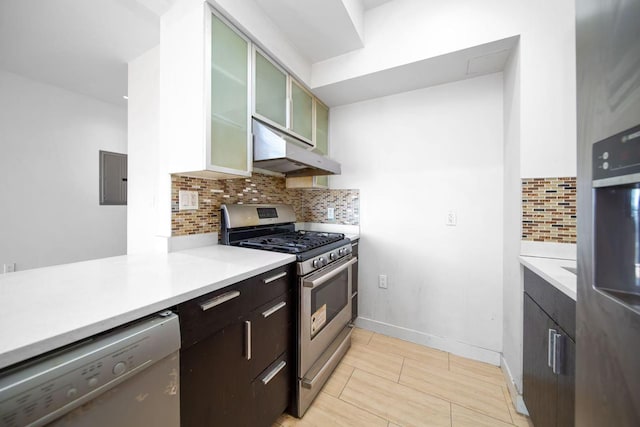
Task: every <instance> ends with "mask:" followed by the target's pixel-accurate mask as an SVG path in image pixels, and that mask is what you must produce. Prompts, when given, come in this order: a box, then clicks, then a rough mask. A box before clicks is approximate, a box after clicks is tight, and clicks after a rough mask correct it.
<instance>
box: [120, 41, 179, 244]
mask: <svg viewBox="0 0 640 427" xmlns="http://www.w3.org/2000/svg"><path fill="white" fill-rule="evenodd" d="M159 64H160V47H159V46H156V47H155V48H153V49H151V50H149V51H147V52H145V53H144V54H143V55H141V56H139V57H138V58H136V59H135V60H133V61H131V62H130V63H129V93H128V95H129V102H128V110H127V111H128V143H129V155H128V156H129V159H128V160H129V164H128V166H129V182H128V184H129V185H128V191H129V204H128V206H127V224H128V225H129V230H128V233H127V253H129V254H133V253H143V252H154V251H156V250H157V249H158V246H159V242H158V239H157V237H156V233H157V232H158V228H157V226H158V218H156V212H157V210H159V209H158V200H157V199H158V198H157V196H156V192H157V185H158V184H157V183H158V172H159V165H158V161H159V160H158V158H159V154H158V149H159V144H158V141H159V137H160V127H159V109H160V108H159V107H160V104H159V101H160V68H159ZM162 209H164V210H167V211H168V210H169V207H168V206H166V205H163V206H162ZM165 246H166V245H165Z"/></svg>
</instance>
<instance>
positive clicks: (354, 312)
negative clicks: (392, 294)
mask: <svg viewBox="0 0 640 427" xmlns="http://www.w3.org/2000/svg"><path fill="white" fill-rule="evenodd" d="M359 248H360V239H356V240H354V241H353V243H352V250H353V252H352V255H353V257H354V258H358V249H359ZM351 272H352V273H351V274H352V276H351V281H352V283H351V321H354V320H356V317H358V263H356V264H354V265H353V268H352V269H351Z"/></svg>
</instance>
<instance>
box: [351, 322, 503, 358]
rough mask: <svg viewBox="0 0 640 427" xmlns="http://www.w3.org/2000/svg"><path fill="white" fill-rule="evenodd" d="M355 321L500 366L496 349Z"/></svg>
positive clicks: (392, 334) (380, 324)
mask: <svg viewBox="0 0 640 427" xmlns="http://www.w3.org/2000/svg"><path fill="white" fill-rule="evenodd" d="M355 323H356V326H357V327H359V328H363V329H368V330H370V331H373V332H377V333H380V334H383V335H388V336H391V337H394V338H400V339H402V340H405V341H410V342H412V343H415V344H420V345H424V346H427V347H431V348H435V349H437V350H442V351H447V352H449V353H453V354H455V355H457V356H462V357H466V358H468V359H473V360H477V361H479V362H485V363H490V364H492V365H495V366H500V358H501V356H500V353H498V352H497V351H493V350H488V349H486V348H482V347H477V346H474V345H472V344H467V343H463V342H460V341H456V340H452V339H447V338H442V337H438V336H435V335H430V334H426V333H424V332H420V331H416V330H413V329H408V328H403V327H400V326H395V325H391V324H388V323H384V322H379V321H377V320H372V319H367V318H364V317H358V318H357V319H356V322H355Z"/></svg>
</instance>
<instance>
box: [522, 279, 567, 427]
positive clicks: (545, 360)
mask: <svg viewBox="0 0 640 427" xmlns="http://www.w3.org/2000/svg"><path fill="white" fill-rule="evenodd" d="M524 289H525V293H524V343H523V344H524V348H523V350H524V352H523V378H522V382H523V388H524V390H523V398H524V401H525V404H526V406H527V409H528V410H529V414H530V415H531V420H532V421H533V423H534V425H535V426H536V427H547V426H553V427H555V426H558V427H572V426H573V425H574V423H575V421H574V420H575V369H576V368H575V361H576V344H575V341H574V339H573V337H574V336H575V312H576V311H575V307H576V303H575V301H573V300H572V299H571V298H569V297H567V296H566V295H564V294H563V293H562V292H560V291H559V290H557V289H556V288H555V287H554V286H553V285H551V284H550V283H548V282H547V281H545V280H544V279H542V278H541V277H540V276H538V275H537V274H535V273H533V272H532V271H530V270H528V269H526V268H525V270H524ZM550 329H551V330H553V331H555V333H556V334H557V335H556V336H555V341H556V343H555V345H552V344H551V343H552V341H551V340H550V337H549V330H550ZM550 345H551V347H552V348H551V355H553V354H555V365H554V363H553V360H551V363H550V361H549V354H550V353H549V350H550V348H549V347H550ZM550 364H551V365H552V366H550ZM553 366H555V372H554V368H553Z"/></svg>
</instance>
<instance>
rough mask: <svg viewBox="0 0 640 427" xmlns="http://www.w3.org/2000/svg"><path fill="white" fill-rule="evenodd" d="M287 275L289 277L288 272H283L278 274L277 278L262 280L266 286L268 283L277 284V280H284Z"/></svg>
mask: <svg viewBox="0 0 640 427" xmlns="http://www.w3.org/2000/svg"><path fill="white" fill-rule="evenodd" d="M286 275H287V272H286V271H283V272H282V273H279V274H276V275H275V276H271V277H269V278H267V279H262V281H263V282H264V284H265V285H266V284H268V283H271V282H275V281H276V280H278V279H282V278H283V277H284V276H286Z"/></svg>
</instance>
